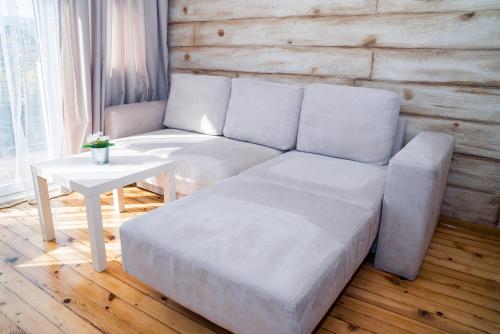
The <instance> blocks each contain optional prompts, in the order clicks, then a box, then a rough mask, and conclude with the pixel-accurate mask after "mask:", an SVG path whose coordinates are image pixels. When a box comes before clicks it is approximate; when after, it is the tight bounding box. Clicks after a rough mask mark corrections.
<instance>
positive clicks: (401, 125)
mask: <svg viewBox="0 0 500 334" xmlns="http://www.w3.org/2000/svg"><path fill="white" fill-rule="evenodd" d="M406 123H408V121H407V120H406V119H404V118H402V117H399V121H398V130H397V131H396V136H395V137H394V144H393V145H392V153H391V158H392V157H393V156H395V155H396V154H397V153H398V152H399V151H400V150H401V149H402V148H403V146H404V141H405V135H406Z"/></svg>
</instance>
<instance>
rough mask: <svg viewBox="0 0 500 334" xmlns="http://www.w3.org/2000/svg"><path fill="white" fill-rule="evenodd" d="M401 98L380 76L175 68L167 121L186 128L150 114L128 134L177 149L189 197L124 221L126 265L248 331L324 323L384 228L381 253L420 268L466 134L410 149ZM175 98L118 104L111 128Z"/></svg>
mask: <svg viewBox="0 0 500 334" xmlns="http://www.w3.org/2000/svg"><path fill="white" fill-rule="evenodd" d="M399 106H400V101H399V98H398V97H397V96H396V95H394V94H392V93H390V92H386V91H381V90H375V89H368V88H355V87H343V86H332V85H322V84H314V85H309V86H307V87H302V86H296V85H284V84H278V83H270V82H262V81H257V80H252V79H233V80H232V81H231V80H230V79H226V78H221V77H208V76H194V75H186V74H182V75H173V78H172V89H171V93H170V97H169V102H168V104H167V107H166V115H165V117H164V119H165V123H164V125H166V126H167V127H177V128H179V129H177V130H174V129H171V128H167V129H161V128H162V126H161V125H160V124H154V122H152V121H145V123H147V124H151V125H153V124H154V128H150V129H144V128H143V127H141V128H140V129H141V131H146V130H156V131H153V132H149V133H146V134H139V135H136V136H132V137H127V138H123V139H119V140H117V141H116V142H117V144H118V145H125V146H127V147H130V148H135V149H137V150H140V151H144V152H150V153H151V154H159V155H162V156H165V157H168V158H169V159H175V160H176V161H177V164H178V169H177V175H176V178H177V183H178V187H179V189H181V191H182V192H184V193H187V194H189V196H186V197H184V198H182V199H180V200H178V201H175V202H173V203H169V204H167V205H165V206H164V207H162V208H160V209H157V210H154V211H152V212H150V213H148V214H145V215H142V216H139V217H137V218H134V219H132V220H130V221H128V222H126V223H124V224H123V225H122V227H121V228H120V236H121V242H122V259H123V267H124V270H126V271H127V272H129V273H131V274H132V275H134V276H136V277H138V278H139V279H141V280H143V281H144V282H146V283H148V284H149V285H151V286H152V287H154V288H156V289H158V290H159V291H161V292H162V293H164V294H166V295H167V296H169V297H171V298H173V299H174V300H176V301H177V302H179V303H180V304H182V305H184V306H186V307H188V308H190V309H192V310H194V311H195V312H197V313H199V314H201V315H203V316H205V317H206V318H208V319H210V320H211V321H213V322H215V323H217V324H219V325H220V326H222V327H225V328H227V329H229V330H231V331H234V332H238V333H310V332H312V331H313V329H314V328H315V326H316V325H317V324H318V322H319V321H320V320H321V318H322V317H323V316H324V315H325V313H326V312H327V310H328V309H329V307H330V306H331V304H332V303H333V302H334V301H335V299H336V297H337V296H338V294H339V293H340V292H341V291H342V289H343V288H344V286H345V285H346V284H347V282H348V281H349V280H350V278H351V277H352V275H353V274H354V272H355V271H356V269H357V268H358V267H359V265H360V264H361V262H362V261H363V259H364V258H365V257H366V255H367V254H368V252H369V250H370V248H371V247H372V245H373V243H374V240H375V238H376V237H377V234H379V239H378V244H377V252H376V255H375V265H376V266H377V267H378V268H381V269H383V270H387V271H390V272H392V273H395V274H398V275H402V276H404V277H407V278H409V279H414V278H415V276H416V275H417V273H418V270H419V267H420V265H421V262H422V259H423V256H424V255H425V251H426V249H427V247H428V244H429V241H430V238H431V236H432V233H433V231H434V228H435V225H436V222H437V219H438V215H439V211H440V206H441V202H442V198H443V192H444V187H445V184H446V178H447V173H448V169H449V164H450V161H451V154H452V147H453V140H452V138H451V137H449V136H446V135H441V134H436V133H428V132H424V133H421V134H419V135H418V136H417V137H416V138H415V139H413V140H412V141H411V142H410V143H409V144H408V145H407V146H406V147H404V148H403V149H401V150H400V148H401V144H402V139H403V136H404V122H402V121H400V119H399ZM146 109H147V110H148V111H145V112H144V110H146ZM163 109H164V108H163V107H161V106H160V103H152V104H136V105H129V106H120V107H113V108H111V110H108V112H107V118H106V132H107V134H109V135H111V136H115V137H117V136H118V134H121V135H123V134H125V135H134V131H135V130H133V129H134V128H135V127H136V126H137V124H134V123H135V122H136V120H138V119H139V118H138V116H137V115H138V114H141V113H142V114H144V117H148V118H149V119H153V118H154V119H155V120H158V119H162V116H163V112H164V110H163ZM129 114H130V115H131V119H133V120H134V121H133V122H132V123H131V122H128V121H126V120H124V119H126V116H125V115H129ZM221 115H222V116H221ZM186 130H188V131H189V132H188V131H186ZM396 152H397V153H396ZM395 153H396V154H395ZM394 154H395V155H394ZM393 155H394V157H393ZM148 182H154V180H149V181H148ZM149 187H151V186H149ZM153 188H154V186H153ZM379 231H380V232H379Z"/></svg>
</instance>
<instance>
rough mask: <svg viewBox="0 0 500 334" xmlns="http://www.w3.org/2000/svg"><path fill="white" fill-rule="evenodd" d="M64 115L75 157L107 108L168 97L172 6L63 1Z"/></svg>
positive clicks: (140, 0) (155, 1)
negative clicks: (169, 30)
mask: <svg viewBox="0 0 500 334" xmlns="http://www.w3.org/2000/svg"><path fill="white" fill-rule="evenodd" d="M60 11H61V17H62V18H61V34H62V38H61V50H62V59H63V61H62V62H63V82H64V86H65V87H64V88H63V90H64V116H65V126H66V132H67V133H68V134H71V136H72V138H71V140H70V141H69V142H68V146H69V150H70V152H71V153H76V152H79V151H80V150H81V146H82V144H83V143H84V140H85V138H86V137H87V135H88V134H89V133H90V132H96V131H102V130H103V129H104V109H105V108H106V107H108V106H112V105H118V104H125V103H134V102H142V101H152V100H160V99H165V98H166V97H167V95H168V49H167V29H168V22H167V20H168V2H167V1H166V0H165V1H162V0H102V1H99V0H89V1H81V0H61V10H60Z"/></svg>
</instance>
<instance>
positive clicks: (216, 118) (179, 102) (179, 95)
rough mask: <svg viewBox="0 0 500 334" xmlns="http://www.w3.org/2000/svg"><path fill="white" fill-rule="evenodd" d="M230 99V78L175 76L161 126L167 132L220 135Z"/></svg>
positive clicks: (176, 74) (177, 74) (190, 75)
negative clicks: (177, 131)
mask: <svg viewBox="0 0 500 334" xmlns="http://www.w3.org/2000/svg"><path fill="white" fill-rule="evenodd" d="M230 95H231V79H230V78H226V77H219V76H209V75H194V74H183V73H174V74H172V85H171V87H170V95H169V98H168V101H167V111H166V112H165V121H164V122H163V124H164V125H165V126H166V127H169V128H175V129H181V130H186V131H194V132H198V133H204V134H207V135H220V134H222V129H223V127H224V121H225V119H226V112H227V105H228V103H229V97H230Z"/></svg>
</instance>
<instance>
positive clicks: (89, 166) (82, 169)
mask: <svg viewBox="0 0 500 334" xmlns="http://www.w3.org/2000/svg"><path fill="white" fill-rule="evenodd" d="M31 171H32V174H33V182H34V185H35V194H36V199H37V202H38V214H39V217H40V226H41V229H42V235H43V239H44V240H45V241H49V240H53V239H55V233H54V223H53V221H52V212H51V209H50V200H49V191H48V187H47V184H48V182H54V183H56V184H59V185H61V186H63V187H65V188H68V189H70V190H72V191H76V192H79V193H81V194H83V195H84V196H85V207H86V211H87V223H88V229H89V239H90V247H91V253H92V263H93V266H94V269H95V270H96V271H99V272H100V271H103V270H105V269H106V267H107V264H106V248H105V244H104V231H103V227H102V214H101V205H100V201H99V195H100V194H101V193H104V192H108V191H113V197H114V206H115V211H117V212H122V211H124V200H123V188H122V187H124V186H126V185H129V184H132V183H134V182H137V181H140V180H143V179H145V178H148V177H152V176H157V175H162V174H163V175H164V177H163V179H164V180H165V184H164V185H163V186H164V187H163V189H164V202H165V203H167V202H169V201H171V200H175V198H176V194H175V179H174V177H175V163H174V162H172V161H167V160H165V159H163V158H161V157H157V156H152V155H147V154H141V153H137V152H134V151H130V150H126V149H118V148H114V147H112V148H111V151H110V162H109V164H107V165H95V164H93V163H92V157H91V155H90V152H87V153H82V154H77V155H72V156H68V157H65V158H61V159H54V160H48V161H43V162H40V163H36V164H34V165H32V166H31Z"/></svg>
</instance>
